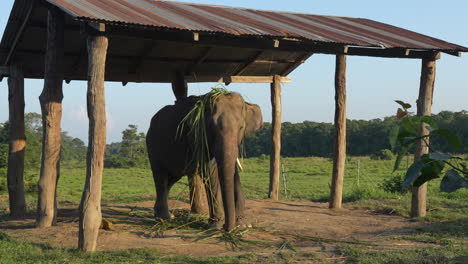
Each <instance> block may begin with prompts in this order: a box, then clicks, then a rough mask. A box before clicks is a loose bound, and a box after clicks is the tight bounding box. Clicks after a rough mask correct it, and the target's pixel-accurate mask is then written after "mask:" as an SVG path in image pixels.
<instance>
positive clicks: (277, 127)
mask: <svg viewBox="0 0 468 264" xmlns="http://www.w3.org/2000/svg"><path fill="white" fill-rule="evenodd" d="M273 78H274V79H273V83H272V84H271V106H272V111H271V115H272V131H271V135H272V136H271V153H270V188H269V193H268V198H270V199H272V200H275V201H276V200H278V195H279V176H280V168H281V164H280V162H281V76H279V75H275V76H274V77H273Z"/></svg>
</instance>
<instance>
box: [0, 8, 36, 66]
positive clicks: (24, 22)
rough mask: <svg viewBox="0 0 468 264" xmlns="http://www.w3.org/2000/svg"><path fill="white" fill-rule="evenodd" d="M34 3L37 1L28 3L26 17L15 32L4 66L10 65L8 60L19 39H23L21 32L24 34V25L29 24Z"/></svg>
mask: <svg viewBox="0 0 468 264" xmlns="http://www.w3.org/2000/svg"><path fill="white" fill-rule="evenodd" d="M36 2H37V1H29V7H28V11H27V13H26V16H25V17H24V20H23V22H22V24H21V26H20V28H19V30H18V31H17V32H16V36H15V39H14V40H13V43H12V44H11V46H10V50H9V52H8V55H7V57H6V60H5V65H9V64H10V60H11V59H12V57H13V54H14V53H15V50H16V46H17V45H18V42H19V41H20V39H21V38H22V37H23V32H24V30H25V28H26V25H27V24H28V22H29V19H30V18H31V14H32V11H33V9H34V6H35V3H36Z"/></svg>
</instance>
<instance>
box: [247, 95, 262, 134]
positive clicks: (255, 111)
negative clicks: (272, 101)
mask: <svg viewBox="0 0 468 264" xmlns="http://www.w3.org/2000/svg"><path fill="white" fill-rule="evenodd" d="M245 106H246V113H245V133H244V134H245V136H247V137H248V136H250V135H252V134H253V133H255V132H256V131H258V130H259V129H261V128H262V126H263V118H262V111H261V110H260V107H259V106H258V105H256V104H250V103H245Z"/></svg>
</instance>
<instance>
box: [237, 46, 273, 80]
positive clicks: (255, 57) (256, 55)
mask: <svg viewBox="0 0 468 264" xmlns="http://www.w3.org/2000/svg"><path fill="white" fill-rule="evenodd" d="M264 52H265V51H263V50H260V51H257V52H256V53H255V55H254V56H253V57H252V58H251V59H250V60H249V61H248V62H247V63H245V64H244V65H242V67H241V68H240V69H239V70H238V71H237V72H236V73H235V74H234V75H242V73H244V72H245V70H247V68H249V67H250V65H252V64H255V62H256V61H257V60H258V59H259V58H260V56H262V54H263V53H264Z"/></svg>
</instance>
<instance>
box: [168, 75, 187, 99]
mask: <svg viewBox="0 0 468 264" xmlns="http://www.w3.org/2000/svg"><path fill="white" fill-rule="evenodd" d="M172 91H173V92H174V96H175V98H176V100H177V101H179V100H181V99H183V98H186V97H187V96H188V86H187V81H186V80H185V77H184V73H183V72H176V74H174V79H173V80H172Z"/></svg>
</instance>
